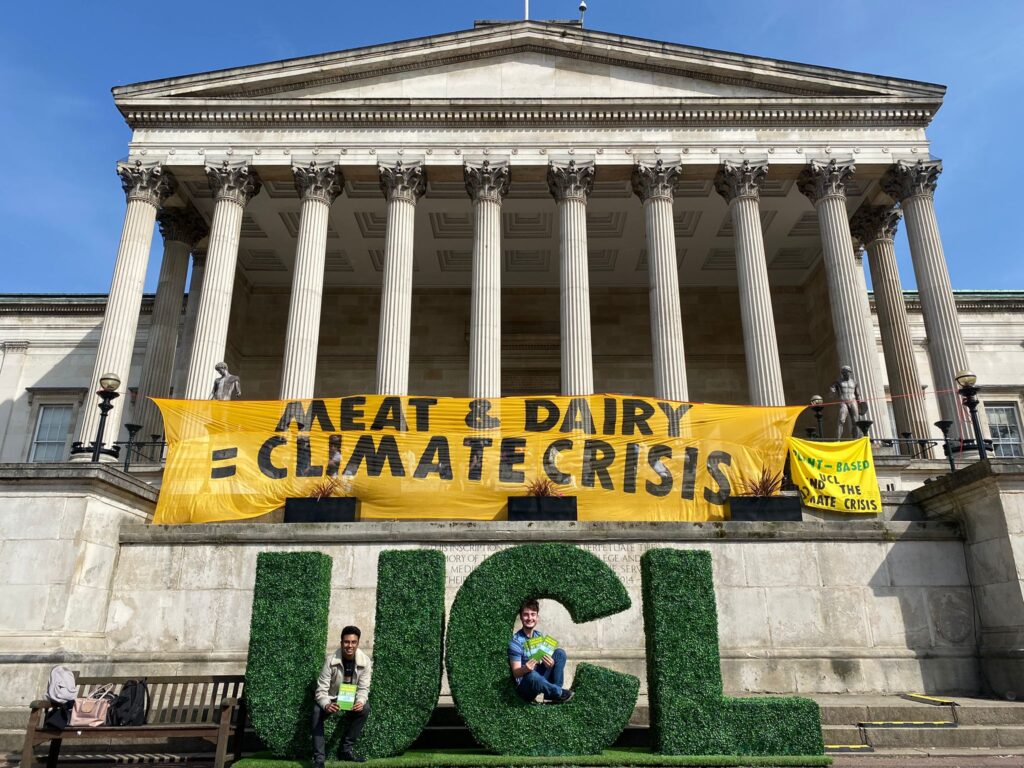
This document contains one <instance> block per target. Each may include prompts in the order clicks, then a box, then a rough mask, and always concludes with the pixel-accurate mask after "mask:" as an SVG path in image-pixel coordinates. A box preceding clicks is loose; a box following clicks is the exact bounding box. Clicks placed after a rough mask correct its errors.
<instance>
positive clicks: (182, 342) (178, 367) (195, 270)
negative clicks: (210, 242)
mask: <svg viewBox="0 0 1024 768" xmlns="http://www.w3.org/2000/svg"><path fill="white" fill-rule="evenodd" d="M205 273H206V246H205V245H204V246H203V247H202V248H200V247H198V246H196V247H195V248H193V249H192V274H191V276H190V277H189V280H188V301H186V302H185V320H184V322H183V323H182V326H181V336H180V338H179V341H178V354H177V355H175V357H174V387H173V395H174V396H175V397H177V398H182V397H184V396H185V382H186V381H187V380H188V364H189V361H190V360H191V359H192V341H193V339H195V337H196V318H197V317H198V316H199V297H200V296H201V295H202V293H203V275H204V274H205Z"/></svg>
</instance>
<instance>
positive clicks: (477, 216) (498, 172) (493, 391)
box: [463, 160, 512, 397]
mask: <svg viewBox="0 0 1024 768" xmlns="http://www.w3.org/2000/svg"><path fill="white" fill-rule="evenodd" d="M463 177H464V178H465V181H466V191H467V192H468V193H469V196H470V198H471V199H472V200H473V282H472V291H473V294H472V298H471V300H470V317H469V396H470V397H501V201H502V199H503V198H504V197H505V195H506V194H508V188H509V184H511V183H512V174H511V171H510V170H509V167H508V165H507V164H505V163H491V162H490V161H489V160H484V161H483V162H482V163H481V164H480V165H470V164H469V163H466V165H465V167H464V168H463Z"/></svg>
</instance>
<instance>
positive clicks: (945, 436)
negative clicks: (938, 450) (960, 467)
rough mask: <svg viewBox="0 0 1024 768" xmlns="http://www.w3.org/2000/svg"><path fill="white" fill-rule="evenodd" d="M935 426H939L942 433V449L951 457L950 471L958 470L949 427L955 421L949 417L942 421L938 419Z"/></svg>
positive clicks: (948, 457) (947, 456)
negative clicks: (954, 459) (950, 440)
mask: <svg viewBox="0 0 1024 768" xmlns="http://www.w3.org/2000/svg"><path fill="white" fill-rule="evenodd" d="M935 426H936V427H938V428H939V432H941V433H942V450H944V451H945V452H946V458H947V459H949V471H950V472H956V462H955V461H953V451H952V450H951V449H950V447H949V428H950V427H952V426H953V422H952V421H949V420H948V419H943V420H942V421H936V422H935Z"/></svg>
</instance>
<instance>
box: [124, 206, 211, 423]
mask: <svg viewBox="0 0 1024 768" xmlns="http://www.w3.org/2000/svg"><path fill="white" fill-rule="evenodd" d="M157 221H158V222H159V224H160V234H161V235H163V238H164V257H163V261H162V262H161V264H160V278H159V281H158V282H157V287H156V298H155V299H154V300H153V313H152V315H151V316H150V321H149V338H148V340H147V342H146V357H145V358H144V360H143V363H142V377H141V379H140V380H139V392H138V397H137V399H136V401H135V402H136V409H135V418H136V420H137V421H138V422H139V423H140V424H141V425H142V435H143V437H142V438H141V439H143V440H149V439H150V438H149V436H150V435H162V434H163V421H162V420H161V418H160V410H159V409H158V408H157V407H156V406H155V405H154V404H153V403H152V401H151V400H150V399H149V398H151V397H167V396H168V395H169V394H170V388H171V369H172V367H173V365H174V347H175V345H176V344H177V341H178V327H179V325H180V324H181V304H182V299H183V298H184V296H185V277H186V276H187V274H188V254H189V251H191V250H192V246H194V245H195V244H196V243H197V242H198V241H199V240H202V239H203V238H204V237H206V235H207V234H208V232H207V227H206V222H205V221H203V219H202V217H201V216H200V215H199V213H198V212H197V211H196V210H195V209H194V208H191V207H190V208H164V209H163V210H161V211H160V212H159V213H158V214H157Z"/></svg>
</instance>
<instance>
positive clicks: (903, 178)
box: [882, 160, 942, 203]
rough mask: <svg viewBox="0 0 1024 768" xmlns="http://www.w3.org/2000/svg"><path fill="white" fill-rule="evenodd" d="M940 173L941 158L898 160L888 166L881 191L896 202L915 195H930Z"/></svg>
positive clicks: (932, 193)
mask: <svg viewBox="0 0 1024 768" xmlns="http://www.w3.org/2000/svg"><path fill="white" fill-rule="evenodd" d="M941 173H942V161H941V160H928V161H927V162H926V161H924V160H918V161H917V162H916V163H908V162H907V161H906V160H900V161H899V162H898V163H896V164H894V165H892V166H890V168H889V170H888V171H886V173H885V175H884V176H883V177H882V191H883V192H885V194H887V195H888V196H889V197H891V198H892V199H893V200H895V201H896V202H897V203H902V202H903V201H904V200H906V199H907V198H908V197H914V196H915V195H928V196H929V197H931V196H933V195H934V194H935V187H936V186H937V185H938V181H939V174H941Z"/></svg>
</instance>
